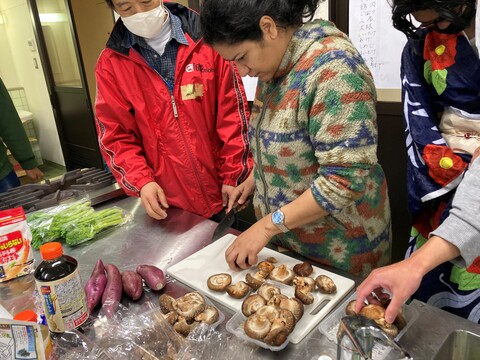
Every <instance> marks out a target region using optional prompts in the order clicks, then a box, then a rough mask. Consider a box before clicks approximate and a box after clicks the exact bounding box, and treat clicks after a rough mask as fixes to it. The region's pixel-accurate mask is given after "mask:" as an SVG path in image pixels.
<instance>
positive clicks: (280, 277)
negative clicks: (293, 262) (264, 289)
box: [269, 264, 295, 285]
mask: <svg viewBox="0 0 480 360" xmlns="http://www.w3.org/2000/svg"><path fill="white" fill-rule="evenodd" d="M294 277H295V273H294V272H293V270H292V269H290V268H289V267H287V266H286V265H285V264H282V265H280V266H278V267H276V268H275V269H273V270H272V272H271V273H270V275H269V278H270V279H272V280H275V281H278V282H281V283H283V284H287V285H289V284H290V283H291V282H292V280H293V278H294Z"/></svg>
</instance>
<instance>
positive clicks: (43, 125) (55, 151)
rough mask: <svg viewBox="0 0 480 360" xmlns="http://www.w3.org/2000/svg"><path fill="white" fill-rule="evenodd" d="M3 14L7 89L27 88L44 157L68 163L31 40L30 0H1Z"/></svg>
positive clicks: (0, 62) (0, 45) (1, 72)
mask: <svg viewBox="0 0 480 360" xmlns="http://www.w3.org/2000/svg"><path fill="white" fill-rule="evenodd" d="M0 13H1V14H2V17H3V20H4V22H3V24H0V49H2V56H0V76H2V79H3V80H4V83H5V85H6V87H7V88H11V87H23V88H24V89H25V93H26V96H27V100H28V105H29V107H30V111H31V112H32V113H33V116H34V124H35V129H36V131H37V137H38V142H39V146H40V152H41V154H42V158H43V159H45V160H49V161H52V162H54V163H57V164H60V165H63V166H65V160H64V158H63V154H62V150H61V145H60V139H59V137H58V132H57V127H56V124H55V118H54V116H53V111H52V107H51V105H50V97H49V95H48V89H47V85H46V82H45V76H44V74H43V69H42V63H41V61H40V57H39V54H38V51H34V52H32V51H31V50H30V48H29V46H28V43H27V42H28V40H31V39H35V36H34V32H33V25H32V22H31V16H30V12H29V10H28V6H27V2H26V0H0ZM35 48H37V44H36V43H35ZM6 53H8V55H5V54H6ZM35 60H36V61H37V63H38V69H37V68H35V66H34V61H35Z"/></svg>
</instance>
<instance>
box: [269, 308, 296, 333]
mask: <svg viewBox="0 0 480 360" xmlns="http://www.w3.org/2000/svg"><path fill="white" fill-rule="evenodd" d="M275 321H277V322H278V321H281V322H282V323H283V324H284V325H285V327H286V328H287V330H288V333H291V332H292V331H293V329H294V328H295V324H296V323H297V320H296V319H295V316H293V313H292V312H291V311H290V310H287V309H280V310H279V311H278V318H277V319H276V320H274V322H275ZM274 325H275V324H273V323H272V329H273V327H274Z"/></svg>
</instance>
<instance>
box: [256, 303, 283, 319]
mask: <svg viewBox="0 0 480 360" xmlns="http://www.w3.org/2000/svg"><path fill="white" fill-rule="evenodd" d="M255 314H258V315H264V316H266V317H267V319H268V320H269V321H270V322H272V321H273V320H274V319H275V318H278V317H279V316H280V313H279V311H278V310H277V307H276V306H273V305H263V306H261V307H259V308H258V309H257V311H255Z"/></svg>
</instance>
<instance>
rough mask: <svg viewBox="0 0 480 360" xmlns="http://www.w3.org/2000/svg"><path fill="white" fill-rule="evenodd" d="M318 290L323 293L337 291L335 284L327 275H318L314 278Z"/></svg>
mask: <svg viewBox="0 0 480 360" xmlns="http://www.w3.org/2000/svg"><path fill="white" fill-rule="evenodd" d="M315 283H316V284H317V288H318V290H320V292H321V293H324V294H333V293H335V292H337V285H335V283H334V282H333V280H332V279H331V278H330V277H328V276H327V275H318V276H317V277H316V278H315Z"/></svg>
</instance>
